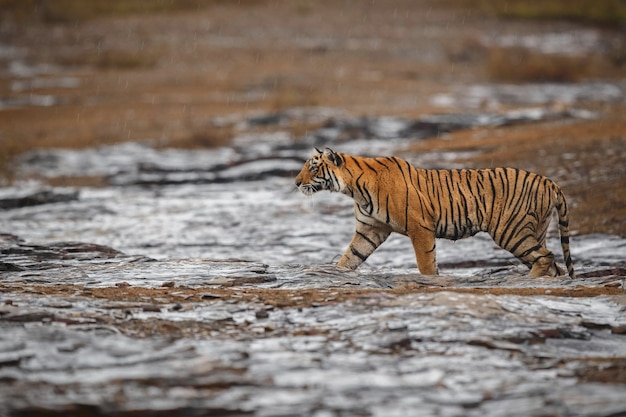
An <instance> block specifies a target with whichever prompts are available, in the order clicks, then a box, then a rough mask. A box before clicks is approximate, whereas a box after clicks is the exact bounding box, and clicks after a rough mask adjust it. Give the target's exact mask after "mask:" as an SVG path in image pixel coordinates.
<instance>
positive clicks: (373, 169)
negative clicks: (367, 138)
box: [363, 161, 378, 174]
mask: <svg viewBox="0 0 626 417" xmlns="http://www.w3.org/2000/svg"><path fill="white" fill-rule="evenodd" d="M363 163H364V164H365V166H366V167H368V168H369V169H371V170H372V171H374V172H375V173H377V174H378V171H376V169H375V168H374V167H373V166H371V165H370V164H368V163H367V161H363Z"/></svg>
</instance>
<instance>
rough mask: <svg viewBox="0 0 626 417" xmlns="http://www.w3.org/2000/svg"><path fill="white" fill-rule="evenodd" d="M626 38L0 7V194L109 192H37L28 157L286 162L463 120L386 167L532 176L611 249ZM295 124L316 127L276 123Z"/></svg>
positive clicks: (467, 10) (429, 17)
mask: <svg viewBox="0 0 626 417" xmlns="http://www.w3.org/2000/svg"><path fill="white" fill-rule="evenodd" d="M625 25H626V4H625V3H624V2H623V1H621V0H575V1H571V0H545V1H541V2H536V1H525V0H480V1H479V0H476V1H472V0H392V1H378V0H342V1H336V0H329V1H325V0H321V1H313V0H295V1H281V0H238V1H226V0H153V1H149V0H92V1H81V0H0V184H2V185H3V186H15V185H16V184H18V185H19V184H20V183H21V182H23V181H40V182H43V183H45V184H48V185H50V186H70V187H105V186H107V185H109V183H110V179H109V178H107V177H106V176H103V175H94V174H93V173H89V172H86V173H81V172H75V173H67V172H66V173H64V174H63V175H59V174H57V175H44V174H43V173H42V172H38V171H37V166H38V165H37V164H38V163H41V162H37V161H38V160H37V159H36V158H33V157H32V152H33V150H46V149H57V148H60V149H84V148H93V147H101V146H104V145H111V144H116V143H126V142H139V143H143V144H147V146H149V147H150V148H153V149H171V148H175V149H207V148H220V147H229V146H231V145H233V143H234V142H233V141H235V142H236V141H237V138H238V137H240V136H241V135H242V134H245V135H246V138H247V139H246V140H247V142H246V143H248V144H250V143H254V141H255V138H256V137H262V135H266V136H263V137H267V135H268V134H270V135H271V134H273V132H275V131H278V130H280V132H281V135H282V136H281V138H283V139H285V140H286V141H287V142H289V143H292V144H293V145H294V146H297V145H298V143H308V142H306V141H305V139H306V138H307V137H309V136H310V135H311V134H315V132H319V130H320V129H324V128H326V129H327V128H329V127H332V126H337V125H338V124H340V123H341V120H342V117H344V116H345V115H350V116H351V117H361V118H363V117H366V118H370V119H368V120H375V118H377V117H392V118H397V120H403V121H408V122H407V123H409V122H411V121H413V122H416V123H417V124H419V123H420V122H423V121H424V117H426V116H429V115H430V116H432V115H457V116H458V117H459V118H460V120H467V117H470V120H471V121H470V122H469V123H466V124H462V123H461V124H460V125H454V123H452V124H453V125H454V126H453V127H454V128H451V127H450V119H446V120H445V122H446V123H448V124H447V125H445V126H442V125H441V124H440V125H437V126H436V127H435V128H434V129H432V131H429V132H430V133H428V134H423V132H422V133H421V134H420V137H419V138H417V137H412V136H411V135H410V134H407V135H404V137H405V139H406V140H405V141H404V142H403V143H402V146H401V147H398V146H394V147H391V146H390V147H389V151H388V152H387V153H396V154H398V153H399V154H401V155H402V156H405V157H407V158H409V159H411V156H412V155H413V156H414V158H413V159H412V160H417V161H419V157H418V156H419V155H420V154H424V153H430V154H433V155H435V156H434V157H433V162H432V163H431V166H432V167H453V166H454V167H456V166H468V167H488V166H501V165H513V166H518V167H520V168H524V169H529V170H535V171H538V172H540V173H542V174H545V175H549V176H551V177H553V178H554V179H555V180H556V181H557V182H559V183H560V184H561V185H562V186H563V188H565V193H566V195H567V196H569V197H570V199H571V205H572V206H573V210H574V214H573V219H574V220H573V221H572V223H573V224H575V229H576V232H578V233H593V232H603V233H611V234H618V235H621V236H624V235H626V204H625V203H626V163H625V162H626V112H625V111H624V110H625V107H626V99H625V92H626V31H625V30H624V29H625ZM294 109H299V110H301V111H304V112H305V113H306V111H310V112H315V111H317V113H315V114H316V115H317V116H316V117H288V118H286V117H283V116H284V115H285V114H293V111H294ZM302 109H304V110H302ZM311 109H313V110H311ZM314 109H318V110H314ZM319 109H325V111H324V112H319ZM529 110H532V111H535V112H539V113H535V114H538V116H537V117H534V116H533V113H528V111H529ZM515 111H522V112H526V113H523V115H524V116H523V117H521V118H518V119H515V115H516V113H514V112H515ZM289 112H292V113H289ZM481 115H483V116H484V115H488V116H490V117H492V118H493V117H494V115H496V116H497V115H507V117H508V118H509V119H506V120H508V121H510V119H511V117H512V118H513V120H514V121H515V120H517V121H520V120H521V122H520V123H518V122H515V123H509V122H504V123H502V122H496V123H481V122H476V120H481V119H479V117H480V116H481ZM464 117H465V119H463V118H464ZM472 118H473V119H472ZM496 119H497V118H496ZM241 120H243V121H245V122H247V123H245V124H244V125H242V123H239V122H240V121H241ZM452 120H453V122H454V120H456V119H452ZM498 120H499V119H498ZM409 125H410V123H409ZM414 125H415V123H414V124H413V125H412V126H414ZM375 134H376V132H374V133H372V131H371V129H370V130H367V129H365V130H363V129H361V130H359V129H356V128H354V125H351V128H346V129H344V130H343V131H342V136H341V138H340V139H341V143H343V142H349V141H350V140H352V139H362V138H366V139H367V138H368V137H371V136H373V135H375ZM318 137H319V135H318ZM335 139H336V138H335ZM244 142H245V141H244ZM319 142H320V140H318V141H317V143H319ZM321 142H323V141H321ZM335 142H336V141H335ZM238 143H242V142H241V141H239V142H238ZM322 145H323V143H322ZM337 146H338V149H339V150H342V148H341V145H337ZM438 152H441V153H442V155H443V153H444V152H455V153H454V163H449V162H447V161H446V160H443V159H440V160H437V156H436V155H437V153H438ZM29 155H31V156H30V157H29ZM24 161H27V162H28V163H29V164H30V168H29V169H28V170H22V169H21V168H20V167H21V165H22V164H23V163H24ZM207 163H208V164H209V165H210V161H208V162H207ZM431 166H425V167H426V168H429V167H431Z"/></svg>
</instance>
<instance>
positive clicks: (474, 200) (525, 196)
mask: <svg viewBox="0 0 626 417" xmlns="http://www.w3.org/2000/svg"><path fill="white" fill-rule="evenodd" d="M296 184H297V185H298V187H299V188H300V189H301V190H302V191H303V192H304V193H306V194H312V193H313V192H317V191H321V190H329V191H337V192H342V193H344V194H346V195H348V196H350V197H351V198H353V200H354V204H355V217H356V229H357V230H356V233H355V235H354V237H353V239H352V242H351V243H350V246H349V247H348V249H347V250H346V252H345V253H344V255H343V256H342V258H341V259H340V261H339V265H341V266H346V267H348V268H356V267H358V266H359V265H360V264H361V263H362V262H363V261H364V260H365V259H367V257H368V256H369V255H370V254H371V253H372V252H373V251H374V250H375V249H376V248H377V247H378V246H379V245H380V244H381V243H382V242H384V240H385V239H386V238H387V236H388V235H389V234H390V233H391V232H397V233H401V234H404V235H407V236H409V238H410V239H411V242H412V243H413V247H414V250H415V255H416V260H417V263H418V267H419V269H420V272H422V273H424V274H434V273H436V272H437V267H436V259H435V238H447V239H453V240H456V239H461V238H464V237H469V236H473V235H474V234H476V233H478V232H480V231H484V232H487V233H489V234H490V235H491V237H492V238H493V239H494V241H495V242H496V243H497V244H498V245H499V246H501V247H502V248H504V249H506V250H508V251H509V252H511V253H512V254H513V255H515V256H516V257H517V258H519V259H520V260H521V261H522V262H523V263H525V264H526V265H527V266H529V267H530V268H531V276H541V275H558V274H562V271H561V270H560V269H559V268H558V266H556V263H555V262H554V255H553V254H552V253H551V252H550V251H549V250H548V249H547V248H546V247H545V239H546V234H547V230H548V225H549V223H550V218H551V214H552V212H553V210H554V208H556V209H557V212H558V215H559V230H560V233H561V244H562V249H563V255H564V258H565V263H566V265H567V269H568V272H569V275H570V276H572V277H573V276H574V269H573V265H572V261H571V257H570V253H569V231H568V223H569V222H568V213H567V205H566V202H565V199H564V197H563V194H562V192H561V190H560V188H559V187H558V185H557V184H556V183H554V182H553V181H551V180H550V179H548V178H546V177H543V176H541V175H538V174H534V173H531V172H527V171H523V170H518V169H514V168H495V169H460V170H426V169H419V168H415V167H413V166H412V165H411V164H409V163H408V162H407V161H405V160H403V159H400V158H395V157H390V158H362V157H357V156H353V155H348V154H342V153H337V152H334V151H332V150H330V149H328V148H327V149H326V150H325V151H324V152H321V151H318V154H317V155H315V156H314V157H313V158H311V159H310V160H309V161H307V162H306V163H305V166H304V167H303V169H302V171H301V172H300V174H299V175H298V177H297V178H296Z"/></svg>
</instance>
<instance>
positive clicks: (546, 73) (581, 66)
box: [486, 47, 590, 83]
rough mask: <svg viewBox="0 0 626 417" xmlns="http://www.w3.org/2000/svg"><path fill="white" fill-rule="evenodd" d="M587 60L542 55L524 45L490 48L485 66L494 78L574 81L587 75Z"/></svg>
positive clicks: (497, 79) (587, 58)
mask: <svg viewBox="0 0 626 417" xmlns="http://www.w3.org/2000/svg"><path fill="white" fill-rule="evenodd" d="M589 60H590V59H589V57H579V56H576V57H571V56H565V55H553V54H543V53H540V52H537V51H533V50H532V49H528V48H524V47H510V48H491V49H489V53H488V56H487V64H486V66H487V72H488V74H489V77H490V78H491V79H493V80H495V81H504V82H514V83H523V82H563V83H573V82H578V81H581V80H582V79H584V78H586V77H587V76H588V74H589Z"/></svg>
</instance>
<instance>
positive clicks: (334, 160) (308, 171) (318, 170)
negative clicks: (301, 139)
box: [296, 148, 344, 196]
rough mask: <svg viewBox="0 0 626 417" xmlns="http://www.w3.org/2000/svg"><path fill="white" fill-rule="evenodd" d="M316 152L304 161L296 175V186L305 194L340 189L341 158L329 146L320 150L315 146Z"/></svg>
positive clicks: (342, 186)
mask: <svg viewBox="0 0 626 417" xmlns="http://www.w3.org/2000/svg"><path fill="white" fill-rule="evenodd" d="M315 151H316V154H315V155H313V156H312V157H311V158H310V159H309V160H307V161H306V162H305V163H304V166H303V167H302V170H301V171H300V173H299V174H298V176H297V177H296V187H298V189H299V190H300V191H301V192H302V193H303V194H304V195H307V196H310V195H313V194H315V193H316V192H318V191H322V190H328V191H342V190H343V188H344V184H343V181H342V180H341V177H342V175H341V170H340V168H341V166H342V165H343V162H344V161H343V158H342V157H341V155H340V154H338V153H336V152H335V151H333V150H332V149H330V148H326V149H324V151H320V150H319V149H317V148H315Z"/></svg>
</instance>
